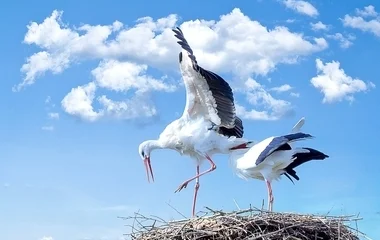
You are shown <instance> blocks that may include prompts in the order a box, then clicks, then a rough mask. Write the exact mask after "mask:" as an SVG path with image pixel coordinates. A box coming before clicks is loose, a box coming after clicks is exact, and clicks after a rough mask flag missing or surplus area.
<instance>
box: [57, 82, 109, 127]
mask: <svg viewBox="0 0 380 240" xmlns="http://www.w3.org/2000/svg"><path fill="white" fill-rule="evenodd" d="M95 91H96V84H95V83H94V82H90V83H88V84H86V85H83V86H78V87H76V88H73V89H71V91H70V92H69V93H68V94H67V95H66V96H65V97H64V98H63V100H62V101H61V104H62V107H63V109H64V110H65V112H67V113H68V114H71V115H74V116H78V117H80V118H82V119H84V120H89V121H95V120H97V119H98V118H99V117H101V116H102V114H103V113H102V112H96V111H94V108H93V107H92V102H93V101H94V98H95Z"/></svg>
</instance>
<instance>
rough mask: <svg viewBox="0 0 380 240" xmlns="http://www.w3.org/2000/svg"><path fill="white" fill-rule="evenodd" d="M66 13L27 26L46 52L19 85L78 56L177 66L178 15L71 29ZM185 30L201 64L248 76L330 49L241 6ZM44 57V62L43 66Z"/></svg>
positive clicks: (30, 65)
mask: <svg viewBox="0 0 380 240" xmlns="http://www.w3.org/2000/svg"><path fill="white" fill-rule="evenodd" d="M62 14H63V12H62V11H57V10H54V11H53V13H52V15H51V16H49V17H48V18H46V19H45V20H44V21H43V22H42V23H40V24H38V23H36V22H32V23H31V24H30V25H28V32H27V33H26V35H25V39H24V42H25V43H27V44H35V45H37V46H38V47H40V48H42V49H43V50H44V51H42V52H39V53H36V54H35V55H41V56H43V58H42V57H39V58H37V59H35V58H33V59H32V57H33V56H32V57H30V58H29V59H28V60H27V63H25V64H24V66H23V67H22V69H21V70H22V72H23V73H25V78H24V81H23V83H21V85H19V88H21V87H23V86H24V85H30V84H32V83H34V81H35V79H36V77H38V76H39V75H40V74H42V73H44V72H46V71H52V72H53V73H59V72H62V71H63V70H64V69H66V68H67V67H69V66H70V65H71V64H72V63H73V62H74V60H75V61H76V62H79V61H81V60H85V59H87V58H95V59H110V58H113V59H120V58H126V57H127V58H129V59H131V60H134V61H138V62H140V63H141V62H143V63H144V64H148V65H150V66H153V67H163V66H168V67H170V68H175V69H178V64H177V61H178V51H179V50H180V46H179V45H178V44H177V42H176V41H177V40H176V39H175V37H174V35H173V32H172V31H171V29H172V28H173V27H174V26H175V25H176V24H177V18H178V17H177V15H175V14H171V15H169V16H167V17H165V18H160V19H157V20H156V21H154V20H153V19H152V18H150V17H144V18H140V19H138V20H137V24H136V25H135V26H133V27H131V28H122V27H121V26H120V25H118V24H116V25H118V26H117V27H115V23H114V24H111V25H96V26H90V25H87V24H86V25H83V26H81V27H79V28H69V27H67V26H66V25H64V24H63V23H61V17H62ZM181 28H182V30H183V31H184V33H185V36H186V38H187V39H188V41H189V42H190V44H191V46H192V47H193V48H194V52H195V54H196V55H197V57H198V59H199V62H200V64H202V65H203V66H204V67H206V68H209V69H212V70H214V71H225V72H230V71H234V72H235V73H239V71H241V70H242V69H244V70H245V69H247V70H246V72H247V74H252V73H257V74H267V73H268V72H269V71H270V70H272V69H273V68H274V67H275V65H276V64H278V63H290V62H292V61H291V60H294V59H297V57H298V56H304V55H309V54H312V53H314V52H318V51H321V50H324V49H325V48H326V47H327V42H326V41H325V40H324V39H323V38H314V43H313V42H309V41H308V40H306V39H305V38H304V36H303V35H302V34H300V33H293V32H290V31H289V30H288V29H287V28H286V27H283V26H277V27H275V28H274V29H267V28H266V27H265V26H263V25H261V24H260V23H259V22H257V21H253V20H251V19H250V18H249V17H247V16H246V15H244V14H243V13H242V12H241V11H240V9H238V8H235V9H233V10H232V12H230V13H228V14H226V15H222V16H221V17H220V19H219V21H214V20H212V21H207V20H194V21H192V20H191V21H186V22H183V23H182V24H181ZM112 32H116V34H115V35H116V36H115V37H114V39H111V38H110V35H111V33H112ZM81 33H82V34H81ZM199 36H202V37H199ZM174 49H176V50H177V51H173V50H174ZM41 58H42V59H43V60H44V61H43V64H40V62H41V61H40V60H41ZM231 62H233V63H234V64H231ZM246 66H247V67H246Z"/></svg>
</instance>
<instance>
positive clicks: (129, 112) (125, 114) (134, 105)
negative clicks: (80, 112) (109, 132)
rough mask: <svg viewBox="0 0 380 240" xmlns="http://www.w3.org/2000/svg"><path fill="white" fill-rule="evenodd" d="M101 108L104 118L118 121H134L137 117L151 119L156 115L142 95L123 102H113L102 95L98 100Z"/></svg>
mask: <svg viewBox="0 0 380 240" xmlns="http://www.w3.org/2000/svg"><path fill="white" fill-rule="evenodd" d="M98 101H99V103H100V104H101V105H102V106H103V109H102V111H103V112H104V114H105V116H109V117H112V118H118V119H135V118H139V117H146V118H149V117H153V116H155V115H156V114H157V110H156V108H155V106H154V104H152V103H150V102H149V101H148V100H147V99H146V98H145V99H144V96H143V95H136V96H135V97H134V98H132V99H128V100H125V101H113V100H111V99H109V98H107V97H106V96H105V95H102V96H100V97H99V98H98Z"/></svg>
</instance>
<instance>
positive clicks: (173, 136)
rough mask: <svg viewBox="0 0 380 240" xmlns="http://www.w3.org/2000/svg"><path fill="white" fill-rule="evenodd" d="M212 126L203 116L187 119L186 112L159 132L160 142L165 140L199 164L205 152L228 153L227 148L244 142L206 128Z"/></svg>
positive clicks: (244, 141) (241, 139) (168, 145)
mask: <svg viewBox="0 0 380 240" xmlns="http://www.w3.org/2000/svg"><path fill="white" fill-rule="evenodd" d="M211 127H212V124H211V122H210V121H209V120H207V119H205V118H204V117H201V116H200V117H199V118H197V119H189V118H188V117H187V116H186V114H185V115H184V116H182V117H181V118H179V119H177V120H175V121H173V122H171V123H170V124H169V125H168V126H167V127H166V128H165V129H164V131H163V132H162V133H161V134H160V137H159V140H158V141H160V142H165V145H166V146H167V148H171V149H173V150H176V151H178V152H179V153H180V154H181V155H187V156H190V157H191V158H193V159H195V160H196V161H197V164H201V163H202V161H203V160H204V159H205V154H207V155H209V156H210V157H211V156H212V155H213V154H215V153H229V149H230V148H232V147H234V146H236V145H239V144H242V143H246V142H247V140H245V139H243V138H236V137H234V136H232V137H227V136H224V135H221V134H219V133H217V132H215V131H210V130H208V129H209V128H211Z"/></svg>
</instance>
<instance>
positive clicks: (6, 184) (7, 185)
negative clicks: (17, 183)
mask: <svg viewBox="0 0 380 240" xmlns="http://www.w3.org/2000/svg"><path fill="white" fill-rule="evenodd" d="M10 186H11V184H9V183H4V184H3V187H5V188H9V187H10Z"/></svg>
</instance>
